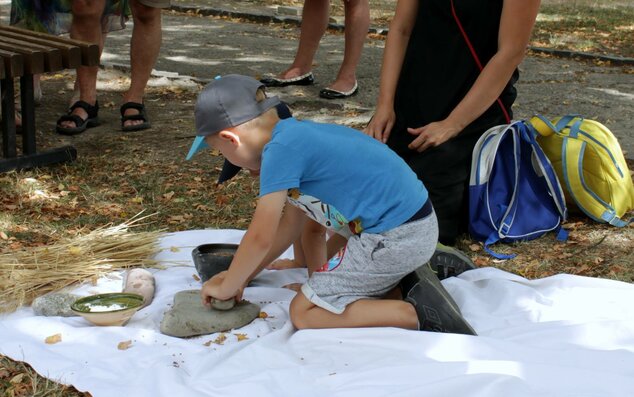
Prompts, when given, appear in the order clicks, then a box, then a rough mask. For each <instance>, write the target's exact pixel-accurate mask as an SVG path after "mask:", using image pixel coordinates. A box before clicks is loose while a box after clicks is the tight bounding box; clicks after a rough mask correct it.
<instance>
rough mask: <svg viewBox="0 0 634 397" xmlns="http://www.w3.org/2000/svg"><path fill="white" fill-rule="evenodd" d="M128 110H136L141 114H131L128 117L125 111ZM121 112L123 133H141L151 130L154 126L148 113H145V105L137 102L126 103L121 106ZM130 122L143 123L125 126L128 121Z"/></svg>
mask: <svg viewBox="0 0 634 397" xmlns="http://www.w3.org/2000/svg"><path fill="white" fill-rule="evenodd" d="M128 109H136V110H138V111H139V114H131V115H126V114H125V111H126V110H128ZM119 110H120V111H121V131H123V132H130V131H141V130H145V129H148V128H150V127H151V126H152V125H151V124H150V120H149V119H148V117H147V113H146V112H145V105H144V104H142V103H137V102H126V103H124V104H123V105H121V108H120V109H119ZM129 120H141V121H143V122H142V123H141V124H133V125H127V126H126V125H125V122H126V121H129Z"/></svg>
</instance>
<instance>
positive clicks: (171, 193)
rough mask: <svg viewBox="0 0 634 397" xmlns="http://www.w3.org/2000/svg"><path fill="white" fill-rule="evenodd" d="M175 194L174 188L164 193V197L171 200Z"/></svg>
mask: <svg viewBox="0 0 634 397" xmlns="http://www.w3.org/2000/svg"><path fill="white" fill-rule="evenodd" d="M174 194H175V193H174V191H173V190H172V191H171V192H168V193H165V194H163V198H164V199H165V200H168V201H169V200H171V199H172V197H173V196H174Z"/></svg>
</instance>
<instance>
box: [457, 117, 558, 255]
mask: <svg viewBox="0 0 634 397" xmlns="http://www.w3.org/2000/svg"><path fill="white" fill-rule="evenodd" d="M566 216H567V211H566V201H565V199H564V194H563V191H562V189H561V185H560V184H559V180H558V179H557V174H556V173H555V171H554V170H553V168H552V165H551V164H550V161H549V160H548V158H547V157H546V155H545V154H544V152H543V151H542V149H541V148H540V147H539V145H538V144H537V142H536V140H535V136H534V135H533V134H532V133H531V131H530V130H529V128H528V127H527V126H526V125H525V124H524V122H523V121H516V122H513V123H511V124H504V125H499V126H496V127H493V128H491V129H489V130H488V131H486V132H485V133H484V134H483V135H482V136H481V137H480V139H479V140H478V142H477V143H476V146H475V148H474V150H473V158H472V163H471V178H470V181H469V232H470V233H471V236H472V237H473V238H475V239H477V240H480V241H483V242H484V248H485V250H486V251H487V252H488V253H490V254H491V255H493V256H494V257H496V258H499V259H509V258H513V257H515V255H502V254H497V253H495V252H493V251H491V249H490V248H489V245H491V244H494V243H496V242H498V241H502V242H513V241H521V240H532V239H535V238H537V237H539V236H541V235H543V234H545V233H547V232H549V231H556V232H557V233H558V235H557V239H558V240H561V241H565V240H566V238H567V232H566V231H565V230H564V229H563V228H562V227H561V224H562V222H563V221H564V220H565V219H566Z"/></svg>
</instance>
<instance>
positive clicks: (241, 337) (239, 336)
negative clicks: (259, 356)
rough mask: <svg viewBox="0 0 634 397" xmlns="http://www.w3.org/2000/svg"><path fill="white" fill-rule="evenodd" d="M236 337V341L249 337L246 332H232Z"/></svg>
mask: <svg viewBox="0 0 634 397" xmlns="http://www.w3.org/2000/svg"><path fill="white" fill-rule="evenodd" d="M234 335H235V336H236V338H238V342H242V341H243V340H246V339H249V337H248V336H247V334H234Z"/></svg>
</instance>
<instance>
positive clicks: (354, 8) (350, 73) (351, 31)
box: [328, 0, 370, 92]
mask: <svg viewBox="0 0 634 397" xmlns="http://www.w3.org/2000/svg"><path fill="white" fill-rule="evenodd" d="M344 7H345V27H346V28H345V32H344V35H345V47H344V52H343V62H342V63H341V67H340V68H339V73H338V74H337V78H336V80H335V81H334V82H333V83H332V84H330V85H329V86H328V88H331V89H333V90H336V91H340V92H347V91H350V90H352V89H353V88H354V85H355V82H356V81H357V76H356V70H357V65H358V64H359V59H361V52H362V51H363V44H364V43H365V38H366V37H367V34H368V28H369V27H370V5H369V2H368V0H344Z"/></svg>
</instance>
